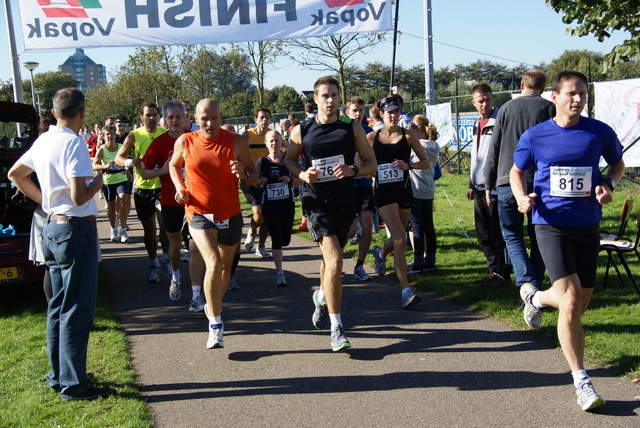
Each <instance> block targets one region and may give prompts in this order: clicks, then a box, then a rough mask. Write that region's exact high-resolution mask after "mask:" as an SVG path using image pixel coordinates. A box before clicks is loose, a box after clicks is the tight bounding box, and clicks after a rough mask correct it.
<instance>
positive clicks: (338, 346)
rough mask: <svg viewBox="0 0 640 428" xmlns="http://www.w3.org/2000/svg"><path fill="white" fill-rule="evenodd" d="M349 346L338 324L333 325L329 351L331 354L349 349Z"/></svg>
mask: <svg viewBox="0 0 640 428" xmlns="http://www.w3.org/2000/svg"><path fill="white" fill-rule="evenodd" d="M350 347H351V344H350V343H349V340H348V339H347V338H346V337H344V331H343V330H342V326H341V325H340V324H335V325H334V326H333V327H331V349H333V352H338V351H342V350H343V349H347V348H350Z"/></svg>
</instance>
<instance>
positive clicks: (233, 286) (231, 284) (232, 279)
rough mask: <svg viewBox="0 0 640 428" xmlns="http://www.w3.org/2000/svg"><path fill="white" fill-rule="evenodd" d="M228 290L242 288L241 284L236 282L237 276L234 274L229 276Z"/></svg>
mask: <svg viewBox="0 0 640 428" xmlns="http://www.w3.org/2000/svg"><path fill="white" fill-rule="evenodd" d="M227 290H229V291H231V290H240V286H239V285H238V283H237V282H236V279H235V277H234V276H233V275H232V276H231V277H230V278H229V285H227Z"/></svg>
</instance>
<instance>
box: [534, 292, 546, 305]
mask: <svg viewBox="0 0 640 428" xmlns="http://www.w3.org/2000/svg"><path fill="white" fill-rule="evenodd" d="M531 303H532V304H533V306H535V307H536V308H538V309H542V308H544V307H545V306H546V305H543V304H542V303H540V292H537V293H535V294H534V295H533V297H532V298H531Z"/></svg>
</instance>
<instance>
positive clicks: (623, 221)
mask: <svg viewBox="0 0 640 428" xmlns="http://www.w3.org/2000/svg"><path fill="white" fill-rule="evenodd" d="M633 201H634V198H633V196H631V197H629V198H627V199H625V201H624V202H623V204H622V210H621V211H620V226H619V227H618V232H617V233H616V234H615V235H611V234H609V233H607V232H605V231H603V230H601V231H600V239H606V240H611V241H615V240H617V239H618V238H620V237H622V236H624V232H625V231H626V230H627V224H628V223H629V218H631V211H632V210H633Z"/></svg>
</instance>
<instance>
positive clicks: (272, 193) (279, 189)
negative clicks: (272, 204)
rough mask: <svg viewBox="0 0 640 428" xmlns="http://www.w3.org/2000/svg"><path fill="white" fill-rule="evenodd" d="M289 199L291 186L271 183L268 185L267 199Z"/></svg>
mask: <svg viewBox="0 0 640 428" xmlns="http://www.w3.org/2000/svg"><path fill="white" fill-rule="evenodd" d="M288 197H289V184H287V183H282V182H280V183H271V184H267V199H269V200H270V201H277V200H279V199H286V198H288Z"/></svg>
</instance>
